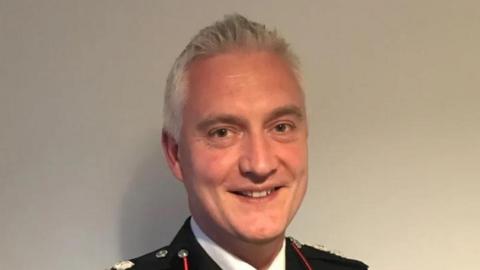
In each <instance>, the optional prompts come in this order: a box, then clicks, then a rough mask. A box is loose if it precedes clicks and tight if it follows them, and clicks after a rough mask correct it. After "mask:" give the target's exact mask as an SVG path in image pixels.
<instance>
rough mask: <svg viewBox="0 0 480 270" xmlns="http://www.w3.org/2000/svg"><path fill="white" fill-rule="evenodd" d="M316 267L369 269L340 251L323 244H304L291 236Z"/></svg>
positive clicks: (344, 269) (341, 269)
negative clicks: (331, 249)
mask: <svg viewBox="0 0 480 270" xmlns="http://www.w3.org/2000/svg"><path fill="white" fill-rule="evenodd" d="M289 239H290V241H292V242H293V243H294V245H296V246H297V247H298V248H299V250H300V251H301V253H302V254H303V255H304V256H305V258H306V259H307V260H308V262H309V263H310V264H311V265H312V267H313V268H314V269H332V270H337V269H338V270H367V269H368V265H366V264H365V263H363V262H361V261H359V260H354V259H350V258H346V257H343V256H340V255H338V252H334V251H330V250H328V249H326V248H325V247H323V246H317V245H307V244H302V243H300V242H299V241H298V240H296V239H294V238H292V237H289Z"/></svg>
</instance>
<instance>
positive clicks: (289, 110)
mask: <svg viewBox="0 0 480 270" xmlns="http://www.w3.org/2000/svg"><path fill="white" fill-rule="evenodd" d="M287 115H293V116H295V117H297V118H298V119H299V120H303V119H304V117H305V116H304V113H303V110H302V109H300V107H298V106H296V105H286V106H282V107H279V108H277V109H275V110H273V111H272V112H271V113H269V115H268V116H267V118H266V120H267V121H266V122H269V121H272V120H273V119H276V118H280V117H282V116H287Z"/></svg>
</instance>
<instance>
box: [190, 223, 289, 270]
mask: <svg viewBox="0 0 480 270" xmlns="http://www.w3.org/2000/svg"><path fill="white" fill-rule="evenodd" d="M190 226H191V228H192V232H193V235H194V236H195V238H196V239H197V241H198V243H199V244H200V246H201V247H202V248H203V249H204V250H205V252H207V254H208V256H210V258H212V259H213V260H214V261H215V262H216V263H217V264H218V266H220V268H221V269H228V270H255V267H253V266H251V265H250V264H248V263H246V262H244V261H242V260H240V259H239V258H238V257H236V256H235V255H233V254H231V253H229V252H228V251H226V250H225V249H223V248H222V247H220V246H219V245H217V244H216V243H215V242H213V240H212V239H210V237H208V236H207V235H206V234H205V233H204V232H203V231H202V230H201V229H200V227H199V226H198V224H197V223H196V222H195V220H194V219H193V217H192V218H191V219H190ZM268 270H285V241H283V244H282V249H281V250H280V252H279V253H278V254H277V256H276V257H275V259H274V260H273V262H272V264H271V265H270V267H268Z"/></svg>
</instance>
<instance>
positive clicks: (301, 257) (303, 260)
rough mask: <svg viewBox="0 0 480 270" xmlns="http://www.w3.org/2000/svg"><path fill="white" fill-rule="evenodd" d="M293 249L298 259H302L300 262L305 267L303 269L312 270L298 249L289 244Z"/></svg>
mask: <svg viewBox="0 0 480 270" xmlns="http://www.w3.org/2000/svg"><path fill="white" fill-rule="evenodd" d="M290 244H291V245H292V247H293V249H294V250H295V252H297V254H298V256H299V257H300V259H302V262H303V264H304V265H305V267H306V268H307V269H308V270H313V269H312V267H311V266H310V264H309V263H308V261H307V259H306V258H305V257H304V256H303V254H302V252H301V251H300V249H298V247H297V246H296V245H295V244H294V243H290Z"/></svg>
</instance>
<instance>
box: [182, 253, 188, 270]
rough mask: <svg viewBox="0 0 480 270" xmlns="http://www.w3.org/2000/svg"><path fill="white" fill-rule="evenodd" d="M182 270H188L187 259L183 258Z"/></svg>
mask: <svg viewBox="0 0 480 270" xmlns="http://www.w3.org/2000/svg"><path fill="white" fill-rule="evenodd" d="M183 270H188V257H186V256H185V257H183Z"/></svg>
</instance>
